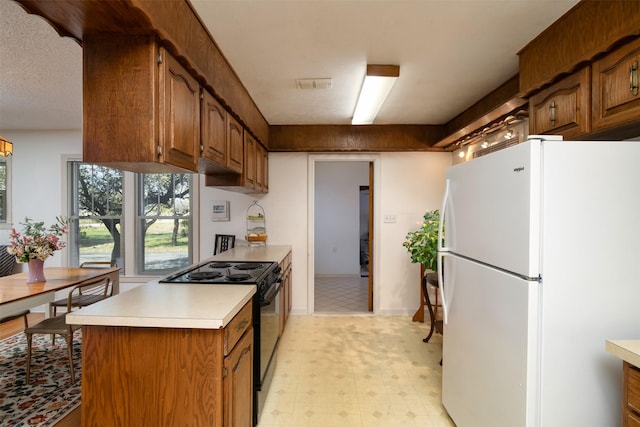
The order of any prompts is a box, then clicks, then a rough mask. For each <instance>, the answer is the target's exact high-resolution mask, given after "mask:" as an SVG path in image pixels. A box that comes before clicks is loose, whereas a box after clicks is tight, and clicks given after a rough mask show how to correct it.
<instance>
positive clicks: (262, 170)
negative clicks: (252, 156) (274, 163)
mask: <svg viewBox="0 0 640 427" xmlns="http://www.w3.org/2000/svg"><path fill="white" fill-rule="evenodd" d="M255 188H256V190H259V191H261V192H263V193H268V192H269V153H268V152H267V150H265V148H264V147H263V146H262V145H261V144H258V143H257V144H256V185H255Z"/></svg>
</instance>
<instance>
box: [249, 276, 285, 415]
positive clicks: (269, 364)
mask: <svg viewBox="0 0 640 427" xmlns="http://www.w3.org/2000/svg"><path fill="white" fill-rule="evenodd" d="M281 286H282V281H281V280H277V281H275V282H274V283H273V286H271V287H270V288H269V290H268V291H267V292H265V295H264V297H263V298H262V302H261V303H260V326H259V329H260V343H259V346H258V347H259V348H260V354H259V358H260V377H259V378H258V381H259V384H257V387H256V400H257V404H256V403H254V417H255V418H254V423H255V424H257V422H258V418H259V417H260V414H262V410H263V408H264V404H265V402H266V400H267V392H268V391H269V386H270V385H271V380H272V379H273V373H274V371H275V369H276V347H277V346H278V338H279V335H280V310H281V308H280V288H281Z"/></svg>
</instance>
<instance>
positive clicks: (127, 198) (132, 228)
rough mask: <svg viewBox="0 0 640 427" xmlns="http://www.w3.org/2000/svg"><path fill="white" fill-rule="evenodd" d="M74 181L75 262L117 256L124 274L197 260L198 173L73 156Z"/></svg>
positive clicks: (156, 271)
mask: <svg viewBox="0 0 640 427" xmlns="http://www.w3.org/2000/svg"><path fill="white" fill-rule="evenodd" d="M68 182H69V184H68V186H69V197H68V200H69V211H68V212H69V213H68V216H69V239H68V257H69V265H80V264H81V263H83V262H85V261H108V260H113V261H116V263H117V264H118V266H119V267H121V268H122V272H123V273H124V274H131V272H134V273H133V274H135V275H157V276H161V275H166V274H168V273H170V272H172V271H175V270H177V269H180V268H183V267H186V266H189V265H191V264H192V260H193V258H194V255H193V216H192V212H193V206H192V203H193V197H192V194H193V175H191V174H134V173H132V172H123V171H120V170H117V169H111V168H107V167H104V166H97V165H92V164H88V163H82V162H80V161H75V160H70V161H69V162H68ZM125 213H126V215H125ZM125 236H126V240H125ZM125 251H126V254H125ZM125 255H126V256H125Z"/></svg>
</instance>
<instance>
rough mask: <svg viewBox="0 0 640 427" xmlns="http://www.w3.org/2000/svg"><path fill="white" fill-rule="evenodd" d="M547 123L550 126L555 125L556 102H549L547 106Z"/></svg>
mask: <svg viewBox="0 0 640 427" xmlns="http://www.w3.org/2000/svg"><path fill="white" fill-rule="evenodd" d="M549 121H550V122H551V124H552V125H555V124H556V101H551V104H550V105H549Z"/></svg>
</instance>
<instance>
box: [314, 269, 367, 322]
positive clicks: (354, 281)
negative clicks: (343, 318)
mask: <svg viewBox="0 0 640 427" xmlns="http://www.w3.org/2000/svg"><path fill="white" fill-rule="evenodd" d="M368 281H369V278H368V277H361V276H316V278H315V286H314V292H315V295H314V301H315V307H314V312H315V313H340V314H348V313H351V314H352V313H368V312H369V311H368V300H369V298H368V292H369V284H368Z"/></svg>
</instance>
